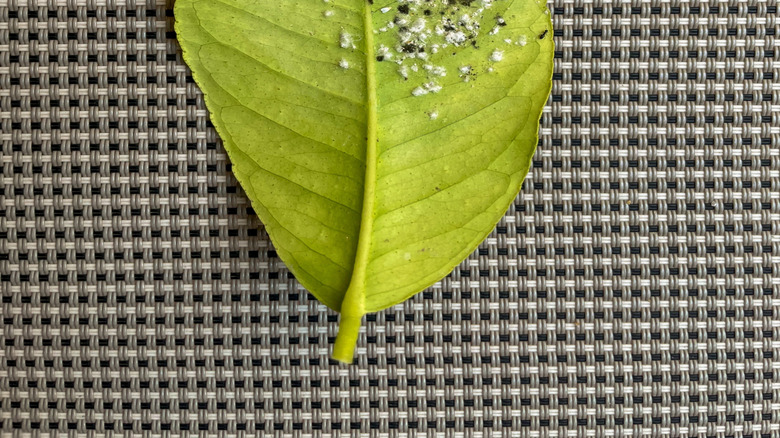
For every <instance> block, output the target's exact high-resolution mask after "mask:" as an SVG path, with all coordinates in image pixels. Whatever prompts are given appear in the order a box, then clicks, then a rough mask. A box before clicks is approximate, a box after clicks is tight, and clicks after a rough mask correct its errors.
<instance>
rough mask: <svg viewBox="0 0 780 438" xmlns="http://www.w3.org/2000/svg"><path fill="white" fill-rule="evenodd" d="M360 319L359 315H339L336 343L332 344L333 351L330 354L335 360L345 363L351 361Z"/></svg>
mask: <svg viewBox="0 0 780 438" xmlns="http://www.w3.org/2000/svg"><path fill="white" fill-rule="evenodd" d="M361 319H362V317H360V316H358V317H355V316H351V315H345V314H342V315H341V321H340V322H339V334H338V335H337V336H336V343H335V344H333V352H332V353H331V356H332V357H333V358H334V359H336V360H337V361H339V362H343V363H346V364H351V363H352V357H353V356H354V355H355V346H356V345H357V340H358V334H359V333H360V324H361Z"/></svg>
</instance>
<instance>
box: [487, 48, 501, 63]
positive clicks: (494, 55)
mask: <svg viewBox="0 0 780 438" xmlns="http://www.w3.org/2000/svg"><path fill="white" fill-rule="evenodd" d="M502 59H504V51H503V50H498V49H496V50H493V53H491V54H490V60H491V61H493V62H499V61H501V60H502Z"/></svg>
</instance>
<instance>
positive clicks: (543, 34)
mask: <svg viewBox="0 0 780 438" xmlns="http://www.w3.org/2000/svg"><path fill="white" fill-rule="evenodd" d="M546 36H547V29H545V30H544V32H542V33H540V34H539V39H540V40H543V39H544V37H546Z"/></svg>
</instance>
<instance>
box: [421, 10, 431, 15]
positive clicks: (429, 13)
mask: <svg viewBox="0 0 780 438" xmlns="http://www.w3.org/2000/svg"><path fill="white" fill-rule="evenodd" d="M423 14H424V15H431V10H430V9H426V10H424V11H423Z"/></svg>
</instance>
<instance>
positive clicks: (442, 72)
mask: <svg viewBox="0 0 780 438" xmlns="http://www.w3.org/2000/svg"><path fill="white" fill-rule="evenodd" d="M431 74H433V75H435V76H442V77H444V76H447V69H446V68H444V67H442V66H439V65H437V66H434V67H433V68H432V69H431Z"/></svg>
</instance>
